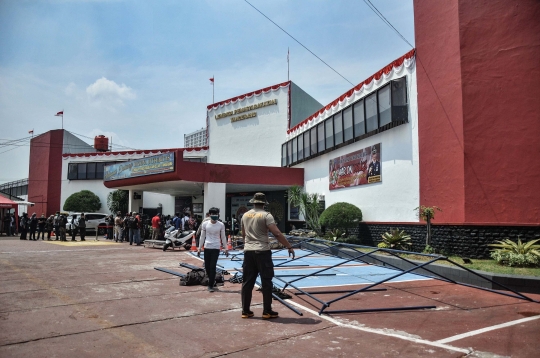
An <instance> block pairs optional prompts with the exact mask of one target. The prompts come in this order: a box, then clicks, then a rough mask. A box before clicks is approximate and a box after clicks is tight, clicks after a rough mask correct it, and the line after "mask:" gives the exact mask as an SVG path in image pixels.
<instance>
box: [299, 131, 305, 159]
mask: <svg viewBox="0 0 540 358" xmlns="http://www.w3.org/2000/svg"><path fill="white" fill-rule="evenodd" d="M302 159H304V135H303V134H300V135H299V136H298V160H302Z"/></svg>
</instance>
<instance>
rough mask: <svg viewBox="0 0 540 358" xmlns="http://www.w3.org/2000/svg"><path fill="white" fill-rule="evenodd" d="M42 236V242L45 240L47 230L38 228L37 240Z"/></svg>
mask: <svg viewBox="0 0 540 358" xmlns="http://www.w3.org/2000/svg"><path fill="white" fill-rule="evenodd" d="M40 236H41V240H45V228H44V227H39V226H38V232H37V239H38V240H39V237H40Z"/></svg>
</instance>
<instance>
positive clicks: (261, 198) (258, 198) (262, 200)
mask: <svg viewBox="0 0 540 358" xmlns="http://www.w3.org/2000/svg"><path fill="white" fill-rule="evenodd" d="M249 202H250V203H252V204H268V202H267V201H266V195H264V193H255V195H253V199H251V200H250V201H249Z"/></svg>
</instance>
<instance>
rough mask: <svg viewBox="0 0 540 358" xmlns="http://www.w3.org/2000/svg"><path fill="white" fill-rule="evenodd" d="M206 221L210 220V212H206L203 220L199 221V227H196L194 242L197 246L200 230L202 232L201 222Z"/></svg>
mask: <svg viewBox="0 0 540 358" xmlns="http://www.w3.org/2000/svg"><path fill="white" fill-rule="evenodd" d="M218 210H219V209H218ZM218 215H219V211H218ZM207 221H210V213H206V216H205V217H204V219H203V221H202V222H201V225H199V228H198V229H197V232H196V233H195V244H196V245H197V247H199V241H200V239H201V232H202V227H203V224H204V223H206V222H207Z"/></svg>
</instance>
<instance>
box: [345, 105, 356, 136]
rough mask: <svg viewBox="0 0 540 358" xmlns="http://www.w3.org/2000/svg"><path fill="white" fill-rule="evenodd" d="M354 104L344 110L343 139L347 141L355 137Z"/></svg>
mask: <svg viewBox="0 0 540 358" xmlns="http://www.w3.org/2000/svg"><path fill="white" fill-rule="evenodd" d="M352 109H353V108H352V106H351V107H349V108H347V109H345V110H344V111H343V137H344V138H343V140H344V141H345V142H346V141H348V140H349V139H353V138H354V133H353V119H352Z"/></svg>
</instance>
